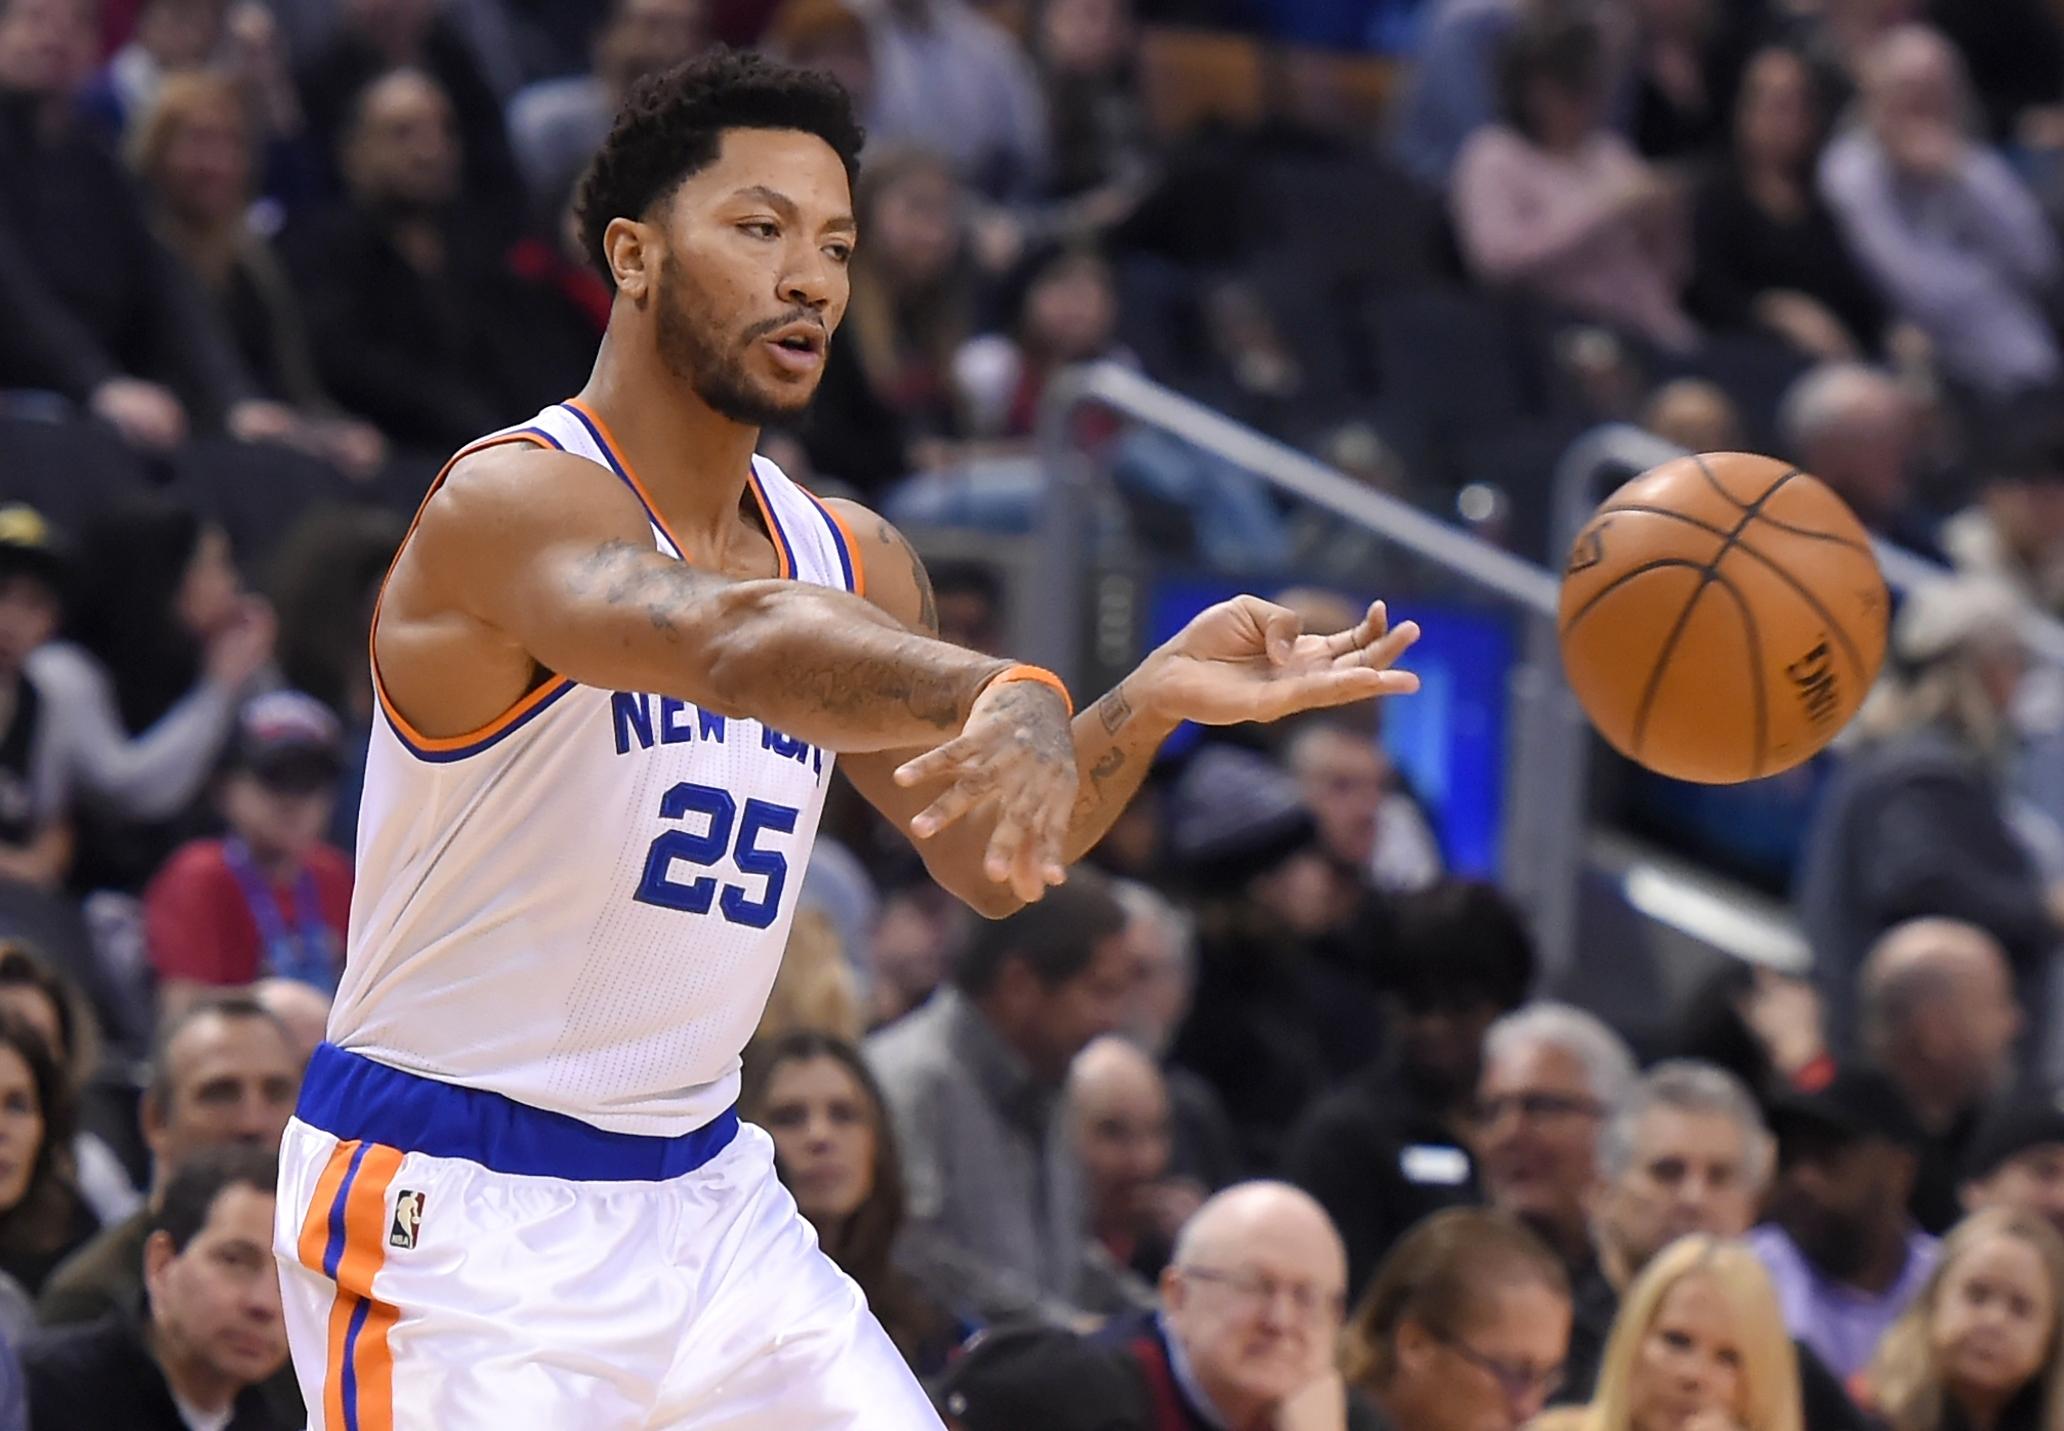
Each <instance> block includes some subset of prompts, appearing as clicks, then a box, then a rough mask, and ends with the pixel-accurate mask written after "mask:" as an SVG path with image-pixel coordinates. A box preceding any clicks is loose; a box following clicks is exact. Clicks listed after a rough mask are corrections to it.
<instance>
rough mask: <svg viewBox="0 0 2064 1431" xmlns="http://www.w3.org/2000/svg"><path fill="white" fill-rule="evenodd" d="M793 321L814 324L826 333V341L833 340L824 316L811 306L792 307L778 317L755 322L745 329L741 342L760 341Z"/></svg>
mask: <svg viewBox="0 0 2064 1431" xmlns="http://www.w3.org/2000/svg"><path fill="white" fill-rule="evenodd" d="M791 323H809V324H812V325H814V326H815V327H816V328H817V330H818V331H819V332H821V333H824V340H825V342H827V343H829V342H830V341H831V334H830V333H829V332H826V331H825V328H824V316H823V315H822V314H821V313H818V312H816V311H814V310H812V309H809V308H791V309H789V310H788V312H786V313H784V314H782V315H781V316H780V317H778V318H769V319H767V320H765V321H764V322H760V323H755V324H753V325H752V327H750V328H748V329H746V330H745V336H744V338H742V339H740V342H741V343H755V342H758V341H759V340H760V339H762V338H764V337H766V336H767V335H768V334H769V333H778V332H780V331H781V330H782V329H783V328H786V327H787V326H788V325H789V324H791Z"/></svg>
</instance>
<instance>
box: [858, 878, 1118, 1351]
mask: <svg viewBox="0 0 2064 1431" xmlns="http://www.w3.org/2000/svg"><path fill="white" fill-rule="evenodd" d="M1124 933H1125V916H1124V912H1123V911H1122V910H1121V909H1120V908H1119V907H1118V904H1117V901H1116V900H1115V899H1113V898H1112V896H1111V894H1110V893H1109V891H1108V890H1107V889H1106V888H1105V886H1104V883H1103V881H1102V880H1100V879H1098V878H1097V877H1096V876H1095V875H1093V874H1091V873H1090V872H1089V871H1087V870H1083V869H1080V868H1078V869H1076V870H1075V871H1074V872H1073V874H1072V875H1071V877H1070V879H1069V881H1068V883H1067V884H1066V885H1064V886H1062V887H1060V888H1059V889H1056V890H1054V891H1052V892H1051V893H1049V894H1048V895H1047V896H1046V897H1045V898H1044V899H1042V900H1040V901H1039V903H1037V904H1034V905H1031V906H1029V907H1028V908H1025V909H1022V910H1019V911H1018V912H1017V913H1016V914H1013V915H1011V916H1010V917H1009V918H1007V919H1002V920H998V921H996V922H994V923H988V924H984V925H982V926H981V927H980V928H979V929H977V930H976V931H975V935H974V939H973V941H972V943H970V945H969V946H968V948H967V949H966V950H965V951H964V952H963V953H962V955H961V958H960V961H959V964H958V966H957V967H956V968H955V970H954V985H953V987H952V988H950V989H945V990H942V991H940V992H939V993H938V994H936V995H934V996H933V998H932V1001H931V1002H930V1003H929V1004H927V1005H925V1007H923V1008H922V1009H920V1010H918V1011H917V1012H916V1013H914V1014H911V1015H909V1016H907V1017H906V1018H904V1019H902V1020H901V1021H900V1022H898V1023H896V1024H895V1025H893V1026H891V1027H889V1028H887V1029H884V1030H883V1031H882V1032H880V1033H878V1034H876V1035H875V1036H874V1037H873V1038H871V1039H870V1040H868V1044H867V1059H868V1063H869V1064H870V1065H871V1066H872V1068H873V1069H874V1072H875V1075H876V1077H878V1078H879V1079H880V1080H881V1084H882V1090H883V1092H884V1094H885V1095H886V1097H887V1102H888V1105H889V1111H890V1113H891V1114H892V1115H893V1120H894V1123H895V1126H896V1133H897V1140H898V1142H899V1143H900V1144H901V1145H902V1149H903V1170H904V1174H905V1183H906V1185H907V1187H908V1189H909V1194H910V1213H911V1228H910V1234H909V1237H908V1240H907V1246H906V1253H907V1260H906V1265H907V1266H908V1267H909V1268H910V1269H911V1271H912V1272H913V1273H914V1274H915V1275H916V1276H917V1277H918V1280H919V1281H920V1283H922V1284H923V1285H924V1286H925V1288H926V1290H927V1291H929V1292H930V1293H931V1294H932V1295H933V1296H934V1297H936V1298H937V1299H938V1300H939V1301H940V1302H942V1303H944V1304H945V1305H946V1306H947V1307H948V1308H950V1309H951V1310H953V1311H955V1312H957V1313H961V1314H964V1315H972V1316H976V1317H980V1318H982V1319H985V1320H1000V1319H1002V1318H1004V1317H1008V1316H1013V1315H1025V1314H1038V1315H1042V1316H1045V1317H1046V1318H1048V1319H1050V1320H1058V1321H1068V1320H1070V1319H1072V1318H1073V1316H1074V1315H1075V1309H1076V1307H1077V1305H1078V1304H1077V1302H1076V1301H1075V1298H1076V1297H1077V1295H1078V1291H1079V1283H1080V1279H1081V1269H1082V1259H1083V1249H1084V1239H1085V1223H1084V1205H1083V1192H1082V1171H1081V1167H1080V1165H1079V1164H1078V1163H1077V1161H1076V1158H1075V1155H1074V1151H1073V1149H1072V1148H1071V1147H1070V1146H1069V1143H1068V1138H1067V1130H1066V1126H1065V1122H1064V1120H1061V1119H1058V1118H1057V1117H1056V1114H1057V1112H1058V1111H1059V1110H1058V1108H1057V1104H1058V1101H1059V1094H1060V1091H1061V1085H1062V1081H1063V1080H1064V1079H1065V1078H1066V1077H1067V1073H1068V1064H1069V1062H1070V1061H1071V1060H1072V1059H1073V1058H1074V1057H1075V1055H1076V1053H1077V1052H1079V1051H1080V1050H1081V1048H1082V1046H1083V1045H1084V1044H1086V1043H1088V1042H1089V1041H1090V1040H1091V1039H1093V1038H1095V1037H1096V1036H1097V1035H1098V1034H1101V1033H1108V1032H1110V1031H1111V1030H1112V1029H1114V1028H1116V1027H1117V1025H1118V1020H1119V1017H1120V1016H1121V1014H1122V1011H1123V1001H1124V998H1125V993H1126V987H1127V983H1128V978H1127V974H1128V969H1127V963H1126V958H1125V940H1124Z"/></svg>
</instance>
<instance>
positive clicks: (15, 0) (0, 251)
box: [0, 0, 265, 453]
mask: <svg viewBox="0 0 2064 1431" xmlns="http://www.w3.org/2000/svg"><path fill="white" fill-rule="evenodd" d="M91 13H92V12H91V9H90V7H89V6H87V5H85V4H82V3H80V0H9V3H8V5H7V6H6V8H5V9H4V10H0V308H4V309H5V310H6V312H7V314H8V315H9V317H8V322H7V323H6V324H5V325H4V326H0V387H12V388H37V389H44V390H48V391H51V392H56V393H60V394H62V395H63V396H65V397H67V398H69V399H71V400H72V401H73V402H76V403H78V404H79V405H80V406H81V407H83V408H85V409H87V410H88V411H90V412H91V413H93V414H94V416H96V417H98V418H100V419H101V420H102V421H105V422H107V423H109V424H110V425H112V426H113V427H114V428H115V429H116V430H117V431H118V432H120V433H121V435H122V436H123V437H124V438H125V439H127V440H128V442H129V443H130V444H132V445H133V446H135V447H137V448H140V449H143V450H146V451H149V452H157V453H163V452H169V451H170V450H171V449H173V448H175V447H178V446H179V445H180V444H181V443H182V442H183V441H184V440H185V439H186V437H187V435H188V433H189V432H190V431H219V430H225V429H226V430H227V431H229V432H231V433H234V434H237V435H240V436H262V435H264V429H265V422H264V418H265V412H264V409H263V407H262V405H261V406H259V407H255V408H254V407H252V406H251V403H252V402H253V400H254V399H255V396H256V395H255V394H253V393H252V392H250V391H248V390H247V389H245V388H244V387H242V386H241V383H240V379H239V375H238V372H237V365H236V363H235V361H234V356H233V354H231V353H230V352H229V351H228V349H226V348H225V347H223V346H222V345H221V344H220V343H218V342H215V341H214V340H213V336H214V335H213V332H212V329H211V328H210V326H209V325H208V324H206V323H205V322H203V321H201V314H200V306H201V300H200V298H199V295H198V294H196V293H195V292H194V290H193V287H192V285H191V284H189V283H188V282H187V281H186V280H185V278H184V276H183V275H181V274H180V273H179V271H178V269H177V267H176V265H175V264H174V263H173V262H172V260H171V258H170V256H169V255H167V254H166V252H165V251H164V249H163V248H162V247H161V246H160V245H159V244H158V242H157V241H156V240H155V239H154V238H152V236H151V234H150V230H149V227H148V226H147V224H146V223H145V221H144V217H143V211H142V208H141V206H140V205H139V204H138V202H137V199H136V194H135V192H134V190H133V189H132V188H131V186H130V183H129V179H128V176H127V175H126V174H124V173H123V172H122V168H121V166H120V165H119V164H118V163H117V162H116V161H115V158H114V156H113V155H112V154H110V153H109V152H108V151H107V150H106V149H105V148H103V147H102V145H101V144H100V143H99V141H98V140H97V139H96V138H94V137H93V136H92V135H90V134H88V133H87V132H86V130H85V128H84V126H83V124H81V123H80V122H78V121H77V120H76V119H75V118H74V117H73V112H72V100H73V98H74V90H75V85H76V82H77V80H78V78H79V72H80V68H81V61H83V59H84V58H85V56H86V55H87V53H88V52H89V50H90V47H91V46H92V43H93V40H92V34H91V30H90V28H89V27H90V25H91Z"/></svg>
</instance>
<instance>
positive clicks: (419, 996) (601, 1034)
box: [329, 403, 860, 1136]
mask: <svg viewBox="0 0 2064 1431" xmlns="http://www.w3.org/2000/svg"><path fill="white" fill-rule="evenodd" d="M497 442H529V443H533V444H535V445H538V446H545V447H555V448H559V449H561V450H563V451H566V452H572V453H576V454H578V455H580V456H582V457H585V458H587V459H588V460H590V461H592V462H596V463H599V464H601V465H602V466H604V467H607V468H608V469H610V470H611V471H613V472H614V473H616V474H617V476H618V477H619V478H620V479H622V481H623V482H624V483H625V485H626V486H628V487H629V488H630V489H631V490H632V492H634V493H635V494H636V495H637V496H638V499H639V501H640V502H641V503H643V504H644V506H645V509H646V513H647V515H648V516H649V517H650V518H651V521H652V532H653V540H654V542H655V544H656V545H657V546H658V547H659V549H660V550H661V551H663V552H666V553H667V554H669V555H671V556H675V557H679V556H680V554H681V549H680V547H679V546H678V545H677V544H676V543H675V542H674V541H673V540H672V538H671V537H670V536H669V535H668V534H667V532H666V529H665V525H664V523H663V522H662V521H661V520H660V517H659V515H658V512H657V511H656V509H655V508H654V507H653V505H652V503H651V501H650V499H649V496H648V495H647V493H646V491H645V489H644V488H643V486H642V485H641V484H640V483H639V481H638V479H637V476H636V474H635V473H633V472H632V471H631V469H630V466H629V464H628V463H626V462H625V461H624V459H623V456H622V453H621V449H619V448H618V447H617V445H616V444H615V442H614V440H613V439H612V438H611V437H610V435H609V433H608V430H607V428H606V427H605V426H604V425H603V424H602V422H601V420H600V419H599V418H598V417H597V416H596V415H595V414H594V413H593V412H592V411H591V410H589V409H587V408H585V407H582V406H581V405H579V404H578V403H565V404H561V405H559V406H556V407H552V408H547V409H546V410H545V411H544V412H542V413H540V414H539V415H538V416H537V418H536V419H535V420H533V421H532V422H530V423H528V424H526V425H524V426H523V427H520V428H509V429H505V430H504V431H502V432H499V433H496V434H493V435H492V436H490V437H487V438H483V439H482V440H481V441H480V442H477V443H475V444H473V445H472V446H471V447H469V448H467V449H466V452H473V451H477V450H479V449H480V448H481V447H483V446H486V445H489V444H493V443H497ZM460 455H461V456H464V455H465V453H461V454H460ZM751 487H752V491H753V494H754V496H755V497H756V499H757V500H758V503H759V507H760V512H761V515H762V517H763V519H764V520H765V522H766V526H767V529H768V532H769V534H770V535H771V536H772V538H773V541H774V545H775V548H776V549H777V551H778V552H779V554H780V558H781V571H782V575H783V576H785V577H792V578H793V579H795V580H798V581H807V582H815V583H817V584H819V585H823V586H833V587H841V588H843V589H846V590H849V591H857V590H858V589H859V587H860V580H859V578H860V572H859V569H858V568H857V566H856V565H855V560H856V553H855V552H854V551H853V549H852V546H851V543H850V541H849V539H848V537H847V535H846V533H845V531H844V529H843V527H842V526H841V524H840V523H839V522H838V520H837V519H836V518H834V517H833V516H832V515H831V513H830V512H829V511H828V510H827V509H826V508H825V507H824V506H823V505H822V504H821V503H819V502H818V501H817V499H816V498H814V497H812V496H811V495H810V494H809V493H807V492H805V491H804V490H803V489H802V488H800V487H798V486H796V485H795V484H794V483H793V482H791V481H789V480H788V478H787V477H786V476H784V475H783V474H782V473H781V471H780V469H779V468H777V467H775V466H774V464H772V463H770V462H767V461H765V460H764V459H761V458H757V457H755V458H754V459H753V473H752V478H751ZM373 679H374V686H375V689H376V690H377V691H378V692H379V703H380V706H381V710H382V713H383V714H382V716H381V717H380V718H379V719H376V720H375V721H374V724H373V734H372V746H371V750H370V752H369V753H368V756H367V762H366V776H365V796H364V801H363V804H362V806H361V809H360V814H359V825H358V873H357V883H356V891H355V893H354V895H353V897H352V902H351V931H350V946H349V957H348V959H347V961H346V965H345V971H344V979H343V985H342V987H341V988H340V989H339V991H338V994H337V1002H336V1006H335V1008H334V1010H333V1011H332V1013H331V1015H330V1026H329V1037H330V1039H331V1041H332V1042H334V1043H337V1044H339V1045H341V1046H342V1047H344V1048H347V1049H350V1050H352V1051H354V1052H357V1053H360V1054H364V1055H365V1056H367V1057H369V1058H374V1059H377V1060H379V1061H380V1062H382V1063H387V1064H390V1065H393V1066H394V1067H397V1068H401V1069H403V1070H406V1071H408V1072H411V1073H416V1074H420V1075H423V1076H425V1077H429V1078H437V1079H443V1080H445V1081H447V1082H451V1083H458V1084H463V1085H466V1086H469V1087H474V1088H484V1089H489V1090H491V1091H493V1092H496V1093H501V1094H504V1095H506V1096H508V1097H510V1098H514V1099H516V1100H518V1101H520V1102H523V1103H528V1104H531V1105H533V1106H536V1107H540V1108H546V1109H551V1110H554V1111H557V1112H562V1113H566V1114H569V1115H571V1116H573V1117H576V1118H579V1119H581V1120H582V1121H584V1122H587V1123H592V1124H595V1125H596V1126H598V1127H602V1128H606V1129H610V1130H612V1131H615V1132H623V1133H639V1134H647V1135H657V1136H671V1135H674V1134H679V1133H682V1132H686V1131H688V1130H690V1129H692V1128H695V1127H699V1126H700V1125H702V1124H703V1123H706V1122H708V1121H709V1120H710V1119H711V1118H714V1117H715V1116H716V1115H717V1114H719V1113H721V1112H722V1111H723V1110H724V1109H725V1108H727V1107H728V1106H730V1104H731V1103H732V1102H733V1101H734V1099H735V1098H736V1097H737V1093H738V1054H739V1050H740V1049H742V1048H743V1047H744V1046H745V1043H746V1040H747V1039H748V1038H750V1037H751V1035H752V1032H753V1029H754V1027H755V1026H756V1025H757V1024H758V1022H759V1017H760V1013H761V1010H762V1009H763V1008H764V1007H765V1005H766V1001H767V994H768V991H769V989H770V988H771V987H772V985H773V982H774V973H775V970H776V968H777V967H778V966H779V964H780V962H781V954H782V949H783V947H784V945H785V944H786V942H787V938H788V928H789V922H790V920H791V919H792V918H793V916H794V914H795V907H796V897H797V894H798V891H799V890H800V889H801V886H802V879H803V870H804V866H805V865H806V863H807V862H808V860H809V858H810V847H811V844H812V842H813V841H814V840H815V838H816V833H817V818H818V814H819V812H820V810H821V809H822V807H823V803H824V790H825V784H826V782H827V781H829V780H830V779H831V766H832V757H831V755H830V754H829V753H828V752H826V751H823V750H819V749H817V748H816V747H814V746H810V745H807V744H805V743H803V742H802V741H799V740H794V739H791V738H790V737H788V736H786V735H784V734H782V733H781V732H779V731H777V730H773V729H771V728H768V727H765V726H762V725H761V724H760V723H759V722H758V721H753V720H741V719H737V718H735V717H734V718H731V719H728V720H727V719H725V718H724V717H722V716H716V715H711V714H709V713H708V712H705V711H701V710H698V709H697V708H696V707H695V706H693V705H690V704H688V703H687V702H685V701H681V700H677V699H674V698H672V697H665V696H659V695H655V694H652V693H649V692H640V691H604V690H597V689H595V688H593V687H589V686H582V685H577V684H575V683H573V682H572V681H569V680H567V679H565V678H564V677H558V676H554V677H552V678H550V679H548V680H546V681H545V682H544V684H542V685H540V686H539V687H537V688H536V689H535V690H533V691H532V692H531V693H530V694H529V695H527V696H525V697H524V698H523V700H521V701H520V702H518V703H517V704H516V706H515V707H514V708H513V709H511V710H510V711H508V712H507V713H506V714H505V715H503V716H502V717H501V719H499V720H497V721H495V722H494V723H493V724H492V725H490V726H487V727H486V728H484V729H482V730H479V731H476V732H473V733H472V734H470V735H466V736H460V737H454V738H451V739H429V738H426V737H424V736H422V735H420V734H418V733H417V732H415V731H414V730H413V729H411V728H410V726H409V725H408V723H407V721H406V720H405V719H403V717H402V716H401V714H400V713H399V712H398V711H397V710H396V709H395V708H394V706H393V704H392V703H391V702H390V701H389V700H388V699H387V696H386V692H385V690H384V689H381V687H380V681H379V671H378V669H377V663H376V666H375V670H374V673H373Z"/></svg>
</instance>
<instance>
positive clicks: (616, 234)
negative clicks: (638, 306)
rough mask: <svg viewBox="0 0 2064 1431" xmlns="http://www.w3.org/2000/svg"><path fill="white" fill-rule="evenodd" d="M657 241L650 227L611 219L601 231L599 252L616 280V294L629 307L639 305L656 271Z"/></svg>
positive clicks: (624, 219)
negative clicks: (629, 301) (627, 302)
mask: <svg viewBox="0 0 2064 1431" xmlns="http://www.w3.org/2000/svg"><path fill="white" fill-rule="evenodd" d="M657 237H658V235H657V234H656V232H655V231H654V230H653V228H652V227H651V225H649V224H642V223H639V222H638V221H637V220H636V219H626V218H622V217H618V218H614V219H611V220H610V221H609V227H608V228H606V229H604V230H603V231H602V252H603V253H604V254H605V255H607V256H608V259H609V271H610V272H611V273H612V274H614V275H615V276H616V287H617V291H618V292H619V293H621V294H623V295H624V297H626V298H628V299H630V300H631V301H632V302H633V303H641V302H643V301H644V299H645V296H646V295H647V294H648V293H649V292H650V291H651V288H652V282H653V278H654V276H655V270H657V269H658V267H659V249H658V246H657V244H656V242H655V240H656V239H657Z"/></svg>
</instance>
